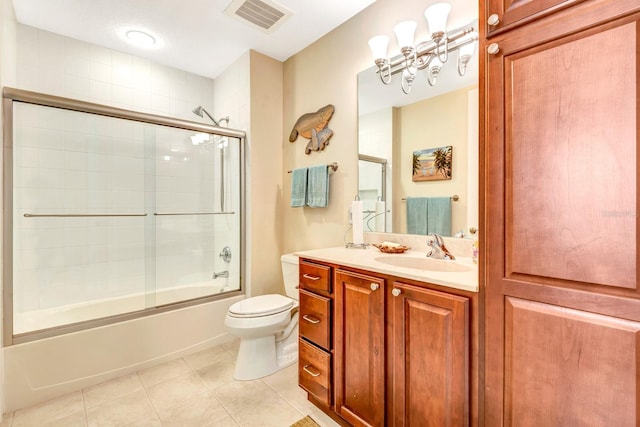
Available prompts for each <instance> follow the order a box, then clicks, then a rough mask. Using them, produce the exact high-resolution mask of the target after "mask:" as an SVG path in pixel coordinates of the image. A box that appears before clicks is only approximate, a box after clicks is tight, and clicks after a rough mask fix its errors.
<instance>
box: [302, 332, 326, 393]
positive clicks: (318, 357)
mask: <svg viewBox="0 0 640 427" xmlns="http://www.w3.org/2000/svg"><path fill="white" fill-rule="evenodd" d="M298 358H299V359H298V383H299V384H300V387H302V388H303V389H305V390H306V391H307V392H309V393H311V394H312V395H313V396H314V397H315V398H316V399H318V400H319V401H320V402H322V403H324V404H325V405H327V406H331V354H329V353H327V352H326V351H323V350H321V349H319V348H317V347H315V346H313V345H312V344H309V343H308V342H306V341H305V340H303V339H300V346H299V350H298Z"/></svg>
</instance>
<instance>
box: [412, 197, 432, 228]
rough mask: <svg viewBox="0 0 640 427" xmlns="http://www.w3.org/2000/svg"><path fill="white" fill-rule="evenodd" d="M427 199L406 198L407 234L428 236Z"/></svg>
mask: <svg viewBox="0 0 640 427" xmlns="http://www.w3.org/2000/svg"><path fill="white" fill-rule="evenodd" d="M428 208H429V206H428V198H427V197H407V233H409V234H422V235H427V234H429V229H428V227H427V218H428V215H427V212H428Z"/></svg>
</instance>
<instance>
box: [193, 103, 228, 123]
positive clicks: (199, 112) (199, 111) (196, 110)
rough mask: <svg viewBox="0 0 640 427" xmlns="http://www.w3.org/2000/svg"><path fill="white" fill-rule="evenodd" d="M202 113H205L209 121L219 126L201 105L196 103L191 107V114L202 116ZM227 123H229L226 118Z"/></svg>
mask: <svg viewBox="0 0 640 427" xmlns="http://www.w3.org/2000/svg"><path fill="white" fill-rule="evenodd" d="M203 113H204V114H206V115H207V117H209V118H210V119H211V121H212V122H213V124H214V125H216V126H218V127H220V124H219V123H218V122H217V121H216V119H214V118H213V117H211V114H209V112H208V111H207V110H205V109H204V108H202V105H198V106H197V107H196V108H194V109H193V114H195V115H197V116H200V117H204V115H203ZM227 123H229V121H228V120H227Z"/></svg>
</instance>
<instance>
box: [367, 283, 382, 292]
mask: <svg viewBox="0 0 640 427" xmlns="http://www.w3.org/2000/svg"><path fill="white" fill-rule="evenodd" d="M369 287H370V288H371V290H372V291H376V290H378V288H379V287H380V285H378V284H377V283H372V284H371V286H369Z"/></svg>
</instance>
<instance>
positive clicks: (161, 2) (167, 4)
mask: <svg viewBox="0 0 640 427" xmlns="http://www.w3.org/2000/svg"><path fill="white" fill-rule="evenodd" d="M374 1H375V0H322V1H318V0H277V3H278V4H280V5H282V6H284V7H285V8H287V9H289V10H290V11H292V12H293V15H292V16H291V17H289V18H288V19H287V20H286V21H284V22H283V23H282V25H281V26H279V27H278V28H277V29H276V30H275V31H273V32H272V33H271V34H267V33H265V32H263V31H261V30H258V29H255V27H251V26H249V24H246V23H244V22H242V21H240V20H238V19H235V18H233V17H230V16H228V15H225V14H224V10H225V8H227V6H229V4H231V2H232V0H186V1H180V0H13V6H14V9H15V12H16V17H17V20H18V22H20V23H21V24H25V25H29V26H32V27H37V28H41V29H44V30H47V31H51V32H53V33H58V34H62V35H65V36H68V37H72V38H75V39H79V40H83V41H86V42H89V43H93V44H97V45H101V46H105V47H108V48H111V49H115V50H118V51H121V52H125V53H129V54H132V55H136V56H140V57H143V58H148V59H151V60H153V61H156V62H159V63H162V64H166V65H169V66H172V67H175V68H179V69H181V70H185V71H189V72H192V73H195V74H200V75H203V76H206V77H210V78H215V77H217V76H218V75H219V74H220V73H221V72H223V71H224V70H225V69H226V68H227V67H228V66H229V65H231V64H232V63H233V62H234V61H235V60H236V59H238V58H239V57H240V56H241V55H242V54H243V53H245V52H246V51H247V50H249V49H253V50H256V51H258V52H261V53H263V54H265V55H268V56H270V57H272V58H275V59H277V60H280V61H284V60H286V59H288V58H289V57H290V56H292V55H294V54H295V53H297V52H299V51H300V50H302V49H303V48H305V47H306V46H308V45H310V44H311V43H313V42H314V41H316V40H317V39H319V38H320V37H322V36H323V35H325V34H326V33H328V32H330V31H331V30H333V29H334V28H336V27H337V26H339V25H340V24H342V23H343V22H345V21H347V20H348V19H349V18H351V17H352V16H353V15H355V14H357V13H358V12H360V11H361V10H362V9H364V8H366V7H367V6H369V5H370V4H371V3H373V2H374ZM130 29H137V30H143V31H146V32H148V33H150V34H151V35H153V36H154V37H155V38H156V39H157V41H158V43H157V47H154V48H149V49H140V48H137V47H133V46H131V45H130V44H129V43H127V42H126V41H125V40H124V39H123V38H122V35H123V34H124V32H126V31H127V30H130Z"/></svg>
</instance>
